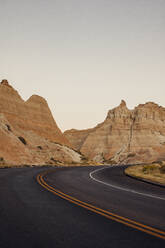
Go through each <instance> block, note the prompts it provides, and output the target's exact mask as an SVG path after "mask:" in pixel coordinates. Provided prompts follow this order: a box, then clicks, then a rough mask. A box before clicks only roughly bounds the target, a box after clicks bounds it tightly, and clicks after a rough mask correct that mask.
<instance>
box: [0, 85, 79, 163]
mask: <svg viewBox="0 0 165 248" xmlns="http://www.w3.org/2000/svg"><path fill="white" fill-rule="evenodd" d="M57 162H59V163H66V162H67V163H72V162H74V163H75V162H81V155H80V154H78V153H77V152H75V151H74V150H73V149H71V145H70V143H69V141H68V140H67V138H66V137H65V136H64V135H63V134H62V132H61V130H60V129H59V128H58V126H57V124H56V122H55V120H54V119H53V116H52V114H51V112H50V109H49V107H48V104H47V102H46V100H45V99H44V98H42V97H40V96H37V95H33V96H31V97H30V98H29V99H28V100H27V101H24V100H23V99H22V98H21V97H20V95H19V94H18V92H17V91H16V90H15V89H14V88H13V87H12V86H11V85H9V83H8V81H7V80H2V82H1V84H0V165H3V164H8V165H24V164H28V165H30V164H33V165H38V164H40V165H43V164H54V163H57Z"/></svg>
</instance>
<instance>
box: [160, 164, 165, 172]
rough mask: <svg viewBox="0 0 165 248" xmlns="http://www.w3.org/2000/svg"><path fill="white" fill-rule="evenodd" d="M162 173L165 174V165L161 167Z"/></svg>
mask: <svg viewBox="0 0 165 248" xmlns="http://www.w3.org/2000/svg"><path fill="white" fill-rule="evenodd" d="M160 173H162V174H165V165H162V166H161V168H160Z"/></svg>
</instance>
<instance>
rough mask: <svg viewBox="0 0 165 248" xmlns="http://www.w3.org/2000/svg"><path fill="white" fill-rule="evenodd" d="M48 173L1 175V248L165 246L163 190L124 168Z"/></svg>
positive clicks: (8, 171) (1, 172)
mask: <svg viewBox="0 0 165 248" xmlns="http://www.w3.org/2000/svg"><path fill="white" fill-rule="evenodd" d="M46 170H47V169H45V168H22V169H14V168H13V169H1V170H0V247H1V248H8V247H11V248H15V247H16V248H19V247H21V248H22V247H24V248H26V247H28V248H31V247H32V248H33V247H34V248H42V247H43V248H49V247H55V248H56V247H61V248H65V247H67V248H70V247H71V248H73V247H80V248H81V247H90V248H97V247H98V248H104V247H105V248H106V247H108V248H109V247H112V248H115V247H117V248H119V247H122V248H123V247H131V248H133V247H135V248H136V247H145V248H147V247H149V248H152V247H164V246H165V211H164V210H165V189H164V188H161V187H158V186H154V185H149V184H147V183H144V182H139V181H137V180H134V179H132V178H129V177H126V176H125V175H124V173H123V170H124V167H122V166H121V167H104V168H103V167H101V168H99V167H74V168H56V169H50V170H49V171H48V173H47V172H45V171H46ZM36 178H37V179H36ZM40 184H41V185H42V186H43V187H41V185H40ZM44 187H45V188H46V189H45V188H44ZM50 191H51V192H50ZM62 192H63V193H62ZM64 193H65V194H64ZM58 195H60V196H58ZM63 198H65V199H63ZM66 199H67V200H66ZM75 203H76V204H75ZM80 205H82V206H83V207H81V206H80ZM84 207H85V208H84ZM97 212H98V213H97ZM121 222H122V223H121ZM159 236H160V238H159Z"/></svg>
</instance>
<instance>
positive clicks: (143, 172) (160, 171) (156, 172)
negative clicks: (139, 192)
mask: <svg viewBox="0 0 165 248" xmlns="http://www.w3.org/2000/svg"><path fill="white" fill-rule="evenodd" d="M125 173H126V174H127V175H129V176H133V177H136V178H140V179H144V180H148V181H152V182H155V183H159V184H163V185H165V161H159V162H155V163H152V164H147V165H135V166H130V167H128V168H127V169H126V170H125Z"/></svg>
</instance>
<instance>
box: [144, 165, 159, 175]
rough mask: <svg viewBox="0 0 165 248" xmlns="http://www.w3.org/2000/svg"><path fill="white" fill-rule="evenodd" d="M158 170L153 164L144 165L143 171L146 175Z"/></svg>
mask: <svg viewBox="0 0 165 248" xmlns="http://www.w3.org/2000/svg"><path fill="white" fill-rule="evenodd" d="M155 169H156V167H155V164H151V165H144V167H143V169H142V171H143V172H144V173H145V174H148V173H151V172H153V171H154V170H155Z"/></svg>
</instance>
